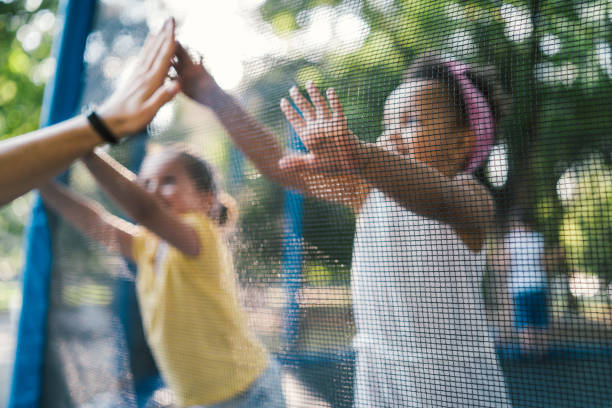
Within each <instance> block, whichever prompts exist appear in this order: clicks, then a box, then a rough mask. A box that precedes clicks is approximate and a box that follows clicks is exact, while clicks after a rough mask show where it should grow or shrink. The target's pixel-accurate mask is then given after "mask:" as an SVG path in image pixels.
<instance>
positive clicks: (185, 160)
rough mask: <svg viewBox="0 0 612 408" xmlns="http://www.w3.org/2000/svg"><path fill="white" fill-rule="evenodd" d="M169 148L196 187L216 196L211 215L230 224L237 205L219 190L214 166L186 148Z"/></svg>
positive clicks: (220, 222) (219, 222) (221, 221)
mask: <svg viewBox="0 0 612 408" xmlns="http://www.w3.org/2000/svg"><path fill="white" fill-rule="evenodd" d="M169 150H170V153H171V154H175V155H176V159H177V160H179V161H180V162H181V163H182V164H183V166H184V168H185V171H186V172H187V174H188V175H189V177H190V178H191V179H192V180H193V183H194V185H195V187H196V189H197V190H198V191H200V192H205V193H212V194H213V195H214V196H215V198H216V205H215V206H214V207H213V209H212V211H211V214H210V216H211V217H212V218H213V219H214V220H215V221H216V222H217V223H218V224H219V225H220V226H226V225H228V223H229V222H230V221H232V220H233V219H234V215H235V212H236V211H235V208H236V207H235V203H234V201H233V199H232V198H231V197H230V196H229V195H227V194H225V193H224V192H222V191H220V190H219V187H218V186H219V184H218V182H217V176H216V172H215V170H214V168H213V167H212V166H211V165H210V164H209V163H208V162H207V161H206V160H204V159H203V158H202V157H200V156H198V155H197V154H195V153H192V152H191V151H190V150H188V149H186V148H183V147H177V146H174V147H172V148H171V149H169Z"/></svg>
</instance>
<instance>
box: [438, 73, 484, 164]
mask: <svg viewBox="0 0 612 408" xmlns="http://www.w3.org/2000/svg"><path fill="white" fill-rule="evenodd" d="M445 65H446V66H447V67H448V69H449V71H450V72H451V74H453V76H454V77H455V79H456V80H457V81H458V82H459V86H460V87H461V96H462V97H463V100H464V102H465V107H466V111H467V116H468V123H469V126H470V128H471V129H472V131H473V132H474V134H475V136H476V138H475V140H474V146H473V147H472V150H471V151H470V156H469V158H468V161H467V165H466V166H465V171H466V172H468V173H471V172H472V171H474V170H476V169H477V168H478V167H480V165H482V164H483V163H484V162H485V160H486V159H487V157H488V156H489V152H490V151H491V148H492V147H493V143H494V142H495V121H494V119H493V113H492V112H491V107H490V106H489V103H488V102H487V99H486V98H485V96H484V95H483V93H482V92H481V91H480V90H479V89H478V88H477V87H476V86H475V85H474V84H473V83H472V81H470V79H469V78H468V77H467V76H466V75H465V73H466V72H467V71H468V69H469V67H468V66H467V65H465V64H461V63H458V62H454V61H447V62H446V63H445Z"/></svg>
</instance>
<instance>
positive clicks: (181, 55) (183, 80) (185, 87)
mask: <svg viewBox="0 0 612 408" xmlns="http://www.w3.org/2000/svg"><path fill="white" fill-rule="evenodd" d="M172 65H173V66H174V69H175V70H176V73H177V75H178V81H179V83H180V85H181V90H182V91H183V93H184V94H185V95H187V96H188V97H190V98H191V99H193V100H195V101H197V102H199V103H201V104H203V105H206V106H209V105H210V102H211V98H213V97H214V94H215V92H217V91H219V89H220V88H219V86H218V85H217V83H216V82H215V80H214V78H213V77H212V76H211V75H210V74H209V73H208V71H207V70H206V68H204V65H203V64H202V59H201V58H200V60H199V61H198V62H196V61H194V59H193V57H192V56H191V55H189V52H188V51H187V50H186V49H185V48H184V47H183V46H182V44H181V43H179V42H178V41H177V43H176V51H175V58H174V60H173V62H172Z"/></svg>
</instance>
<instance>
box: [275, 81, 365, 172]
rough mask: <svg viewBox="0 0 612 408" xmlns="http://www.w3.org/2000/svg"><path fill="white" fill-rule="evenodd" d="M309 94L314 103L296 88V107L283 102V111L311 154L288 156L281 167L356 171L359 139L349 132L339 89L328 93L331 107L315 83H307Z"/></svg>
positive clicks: (319, 170)
mask: <svg viewBox="0 0 612 408" xmlns="http://www.w3.org/2000/svg"><path fill="white" fill-rule="evenodd" d="M306 91H307V92H308V96H309V97H310V100H311V102H309V101H308V100H307V99H306V98H305V97H304V96H303V95H302V94H301V93H300V92H299V91H298V89H297V88H296V87H293V88H291V90H290V91H289V94H290V95H291V98H292V100H293V103H294V104H295V107H294V106H293V105H291V103H290V102H289V101H288V100H287V99H283V100H282V101H281V110H282V111H283V113H284V114H285V117H286V118H287V120H288V121H289V123H291V126H293V129H294V130H295V131H296V133H297V134H298V136H299V137H300V139H301V140H302V143H304V146H306V148H307V149H308V150H309V153H307V154H294V155H289V156H286V157H284V158H283V159H282V160H281V163H280V165H281V167H282V168H283V169H286V170H289V169H294V170H302V169H309V170H315V171H317V172H326V173H353V172H355V170H356V168H357V166H358V163H357V162H356V156H357V149H358V148H359V140H358V139H357V137H355V135H353V134H352V133H351V131H350V130H349V129H348V125H347V122H346V118H345V117H344V113H343V111H342V104H341V103H340V100H339V99H338V95H337V94H336V92H335V90H334V89H333V88H329V89H328V90H327V100H328V101H329V106H328V104H327V102H326V101H325V98H323V96H322V95H321V93H320V92H319V90H318V89H317V87H316V86H315V85H314V84H313V83H312V81H309V82H308V83H307V84H306ZM296 107H297V110H296ZM330 107H331V110H330ZM298 110H299V112H300V113H301V114H300V113H298Z"/></svg>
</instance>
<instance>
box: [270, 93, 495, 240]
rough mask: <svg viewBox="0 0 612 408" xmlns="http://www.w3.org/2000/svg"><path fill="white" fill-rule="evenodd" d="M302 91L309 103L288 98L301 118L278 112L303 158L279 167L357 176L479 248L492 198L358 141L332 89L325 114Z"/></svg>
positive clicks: (321, 103)
mask: <svg viewBox="0 0 612 408" xmlns="http://www.w3.org/2000/svg"><path fill="white" fill-rule="evenodd" d="M307 91H308V94H309V96H310V100H311V101H312V104H311V103H309V102H307V101H306V99H305V98H304V97H303V96H302V95H300V94H299V93H296V92H294V93H293V94H292V97H293V100H294V102H295V104H296V105H297V107H298V108H299V109H300V110H301V111H302V112H304V113H305V114H304V117H301V116H300V115H298V114H297V112H295V109H294V108H293V107H292V106H291V105H290V104H289V102H287V101H284V102H283V105H282V107H283V111H284V112H285V114H286V115H287V117H288V118H289V120H290V121H291V123H292V125H293V127H294V128H295V129H296V131H297V132H298V135H299V136H300V138H301V139H302V142H303V143H304V145H305V146H306V147H307V148H308V150H309V153H308V154H302V155H295V156H292V157H287V158H284V159H283V161H282V162H281V164H282V166H283V167H285V168H287V169H293V170H294V171H300V170H304V169H306V170H308V171H318V172H322V173H332V174H343V173H349V174H358V175H359V176H361V177H363V178H364V179H365V180H367V181H368V183H370V185H372V186H373V187H376V188H378V189H379V190H381V191H383V192H384V193H385V194H387V195H388V196H390V197H391V198H393V199H394V200H395V201H397V202H398V203H399V204H400V205H402V206H404V207H406V208H409V209H410V210H412V211H414V212H416V213H418V214H421V215H424V216H426V217H429V218H433V219H437V220H440V221H442V222H445V223H447V224H449V225H451V226H453V227H454V228H455V230H456V231H457V232H458V233H459V235H460V236H461V237H462V239H463V240H464V242H465V243H466V244H467V245H468V246H470V248H472V249H474V250H479V249H480V248H481V247H482V245H483V242H484V237H485V234H486V233H487V231H488V230H489V228H490V225H491V223H492V217H493V202H492V199H491V197H490V195H489V194H488V193H487V191H486V189H485V188H484V187H483V186H482V185H480V184H479V183H478V182H477V181H476V180H475V179H474V178H473V177H470V176H457V177H455V178H449V177H448V176H446V175H445V174H443V173H441V172H440V171H438V170H437V169H436V168H434V167H431V166H428V165H427V164H425V163H423V162H420V161H418V160H416V159H414V158H413V157H411V156H406V155H401V154H398V153H396V152H393V151H390V150H388V149H385V148H384V147H382V146H379V145H376V144H372V143H365V142H362V141H360V140H359V139H358V138H357V137H356V136H355V135H354V134H353V133H352V132H351V131H350V130H349V129H348V126H347V122H346V118H345V117H344V114H343V112H342V105H341V103H340V100H339V99H338V95H337V94H336V92H335V91H334V90H333V89H331V88H330V89H328V91H327V100H328V101H329V104H330V106H331V110H330V109H329V106H328V105H327V102H326V101H325V99H324V98H323V96H322V95H321V94H320V93H319V91H318V89H317V88H316V87H315V86H314V84H313V83H312V82H309V83H308V84H307Z"/></svg>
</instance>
